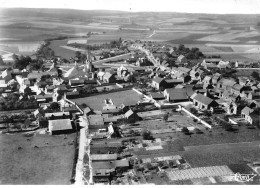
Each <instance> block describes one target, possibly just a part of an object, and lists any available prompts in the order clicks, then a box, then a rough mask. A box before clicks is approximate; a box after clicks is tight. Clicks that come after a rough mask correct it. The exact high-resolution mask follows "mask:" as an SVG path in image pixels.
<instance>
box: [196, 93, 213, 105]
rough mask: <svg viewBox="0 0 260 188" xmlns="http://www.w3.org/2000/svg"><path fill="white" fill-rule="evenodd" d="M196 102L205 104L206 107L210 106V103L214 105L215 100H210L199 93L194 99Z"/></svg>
mask: <svg viewBox="0 0 260 188" xmlns="http://www.w3.org/2000/svg"><path fill="white" fill-rule="evenodd" d="M194 100H197V101H199V102H200V103H202V104H205V105H209V104H210V103H212V102H213V101H214V100H213V99H211V98H209V97H206V96H204V95H202V94H200V93H198V94H197V95H196V96H195V97H194Z"/></svg>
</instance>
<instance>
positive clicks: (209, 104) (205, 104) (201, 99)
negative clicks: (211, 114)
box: [193, 93, 218, 111]
mask: <svg viewBox="0 0 260 188" xmlns="http://www.w3.org/2000/svg"><path fill="white" fill-rule="evenodd" d="M193 104H194V105H195V106H196V107H197V108H199V109H200V110H211V111H214V108H215V107H217V106H218V103H217V102H216V101H215V100H213V99H211V98H209V97H207V96H204V95H202V94H200V93H198V94H197V95H196V96H195V97H194V98H193Z"/></svg>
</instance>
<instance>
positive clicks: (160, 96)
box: [150, 92, 164, 99]
mask: <svg viewBox="0 0 260 188" xmlns="http://www.w3.org/2000/svg"><path fill="white" fill-rule="evenodd" d="M150 95H151V97H152V98H153V99H164V96H163V94H161V93H156V92H152V93H150Z"/></svg>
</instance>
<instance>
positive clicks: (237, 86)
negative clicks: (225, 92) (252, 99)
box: [231, 84, 243, 95]
mask: <svg viewBox="0 0 260 188" xmlns="http://www.w3.org/2000/svg"><path fill="white" fill-rule="evenodd" d="M242 88H243V86H241V85H240V84H234V85H233V86H232V87H231V92H232V93H233V94H235V95H240V93H241V91H242Z"/></svg>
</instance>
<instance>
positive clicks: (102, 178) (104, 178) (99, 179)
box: [92, 169, 115, 185]
mask: <svg viewBox="0 0 260 188" xmlns="http://www.w3.org/2000/svg"><path fill="white" fill-rule="evenodd" d="M114 174H115V170H114V169H93V172H92V176H93V182H94V183H95V184H98V183H102V184H105V185H106V184H110V179H111V178H110V177H111V176H114Z"/></svg>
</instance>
